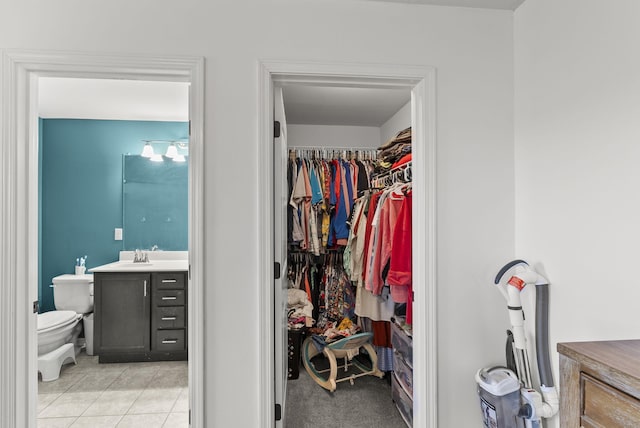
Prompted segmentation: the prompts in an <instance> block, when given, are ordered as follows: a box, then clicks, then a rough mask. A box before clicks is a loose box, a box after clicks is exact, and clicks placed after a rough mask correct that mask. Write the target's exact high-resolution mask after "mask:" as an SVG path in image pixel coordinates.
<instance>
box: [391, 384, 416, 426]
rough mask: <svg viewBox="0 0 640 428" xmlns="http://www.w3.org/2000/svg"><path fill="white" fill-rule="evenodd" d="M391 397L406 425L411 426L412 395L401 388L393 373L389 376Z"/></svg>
mask: <svg viewBox="0 0 640 428" xmlns="http://www.w3.org/2000/svg"><path fill="white" fill-rule="evenodd" d="M391 398H392V399H393V402H394V403H395V405H396V407H397V408H398V410H399V411H400V415H401V416H402V419H404V422H405V423H406V424H407V426H409V427H411V426H413V397H409V395H407V393H406V392H405V390H404V389H402V386H400V382H398V378H397V377H396V375H395V374H394V375H393V376H391Z"/></svg>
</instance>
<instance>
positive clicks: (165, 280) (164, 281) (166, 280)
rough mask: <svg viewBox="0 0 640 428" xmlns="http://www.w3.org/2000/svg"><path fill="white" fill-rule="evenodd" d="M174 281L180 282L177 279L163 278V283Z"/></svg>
mask: <svg viewBox="0 0 640 428" xmlns="http://www.w3.org/2000/svg"><path fill="white" fill-rule="evenodd" d="M173 282H178V281H176V280H175V279H163V280H162V283H163V284H166V283H173Z"/></svg>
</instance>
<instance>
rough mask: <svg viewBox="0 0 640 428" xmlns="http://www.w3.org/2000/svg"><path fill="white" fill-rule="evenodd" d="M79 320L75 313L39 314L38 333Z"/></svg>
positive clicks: (51, 312)
mask: <svg viewBox="0 0 640 428" xmlns="http://www.w3.org/2000/svg"><path fill="white" fill-rule="evenodd" d="M77 318H78V314H76V313H75V312H74V311H50V312H45V313H43V314H38V332H42V331H45V330H50V329H52V328H56V327H60V326H63V325H65V324H69V323H71V322H73V321H75V320H76V319H77Z"/></svg>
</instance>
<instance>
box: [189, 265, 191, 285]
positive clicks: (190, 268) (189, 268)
mask: <svg viewBox="0 0 640 428" xmlns="http://www.w3.org/2000/svg"><path fill="white" fill-rule="evenodd" d="M189 281H191V264H189Z"/></svg>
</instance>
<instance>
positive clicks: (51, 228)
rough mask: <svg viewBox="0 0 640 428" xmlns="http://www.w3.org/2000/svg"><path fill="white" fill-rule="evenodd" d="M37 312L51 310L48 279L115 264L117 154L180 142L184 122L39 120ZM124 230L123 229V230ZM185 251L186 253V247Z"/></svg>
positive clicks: (185, 126) (118, 187) (119, 175)
mask: <svg viewBox="0 0 640 428" xmlns="http://www.w3.org/2000/svg"><path fill="white" fill-rule="evenodd" d="M39 123H40V151H41V152H40V155H41V162H40V183H41V186H40V195H39V196H40V201H41V203H40V214H41V218H40V221H39V224H40V230H39V236H40V260H39V264H40V287H39V296H40V308H41V311H42V312H46V311H50V310H53V309H55V307H54V304H53V291H52V289H51V288H50V287H49V285H50V284H51V280H52V278H54V277H55V276H58V275H61V274H63V273H73V271H74V265H75V261H76V258H77V257H82V256H84V255H87V256H88V259H87V268H91V267H95V266H99V265H102V264H105V263H110V262H113V261H116V260H117V259H118V255H119V254H118V253H119V251H120V250H122V249H123V241H115V240H114V229H115V228H116V227H123V224H122V201H123V195H122V165H123V154H128V153H130V154H139V153H140V152H141V151H142V147H143V145H144V143H143V141H142V140H177V139H182V140H184V139H185V137H186V136H187V135H188V132H189V127H188V123H187V122H155V121H120V120H85V119H41V120H40V121H39ZM125 233H126V231H125ZM185 250H186V248H185Z"/></svg>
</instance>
